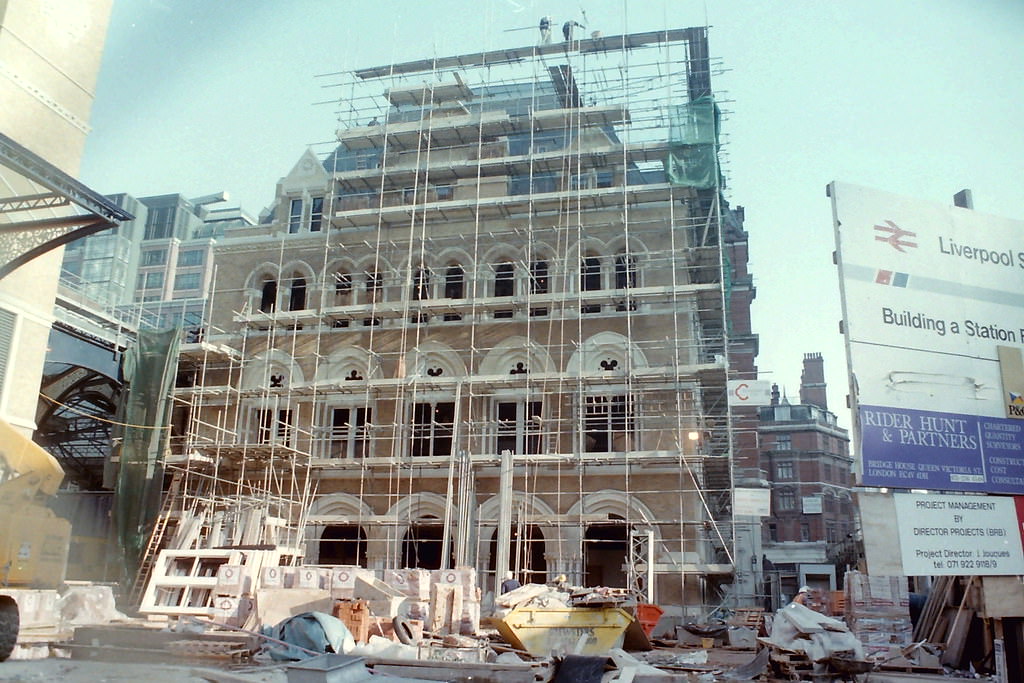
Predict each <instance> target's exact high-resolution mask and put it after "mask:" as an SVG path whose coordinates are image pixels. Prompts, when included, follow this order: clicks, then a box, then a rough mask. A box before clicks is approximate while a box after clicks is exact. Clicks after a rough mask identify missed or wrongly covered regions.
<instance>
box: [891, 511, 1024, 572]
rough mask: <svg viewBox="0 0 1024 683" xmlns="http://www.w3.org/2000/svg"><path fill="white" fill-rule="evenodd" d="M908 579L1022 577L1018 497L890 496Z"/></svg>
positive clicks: (1022, 520)
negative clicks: (968, 576)
mask: <svg viewBox="0 0 1024 683" xmlns="http://www.w3.org/2000/svg"><path fill="white" fill-rule="evenodd" d="M893 502H894V503H895V506H896V521H897V528H898V529H899V535H900V551H901V553H902V556H903V557H902V559H903V573H904V574H906V575H908V576H934V575H940V574H946V575H964V574H983V575H986V576H995V575H1014V576H1015V575H1019V574H1022V573H1024V552H1022V538H1024V498H1022V497H1020V496H1018V497H1016V498H1012V497H1009V496H949V495H917V494H904V495H896V496H893Z"/></svg>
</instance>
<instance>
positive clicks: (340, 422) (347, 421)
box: [329, 408, 371, 458]
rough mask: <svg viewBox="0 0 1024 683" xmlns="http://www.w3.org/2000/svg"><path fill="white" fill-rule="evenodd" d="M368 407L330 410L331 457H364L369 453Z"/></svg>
mask: <svg viewBox="0 0 1024 683" xmlns="http://www.w3.org/2000/svg"><path fill="white" fill-rule="evenodd" d="M370 417H371V409H370V408H333V409H332V410H331V434H330V453H329V457H331V458H364V457H366V456H367V455H369V446H370V441H369V433H368V425H369V424H370Z"/></svg>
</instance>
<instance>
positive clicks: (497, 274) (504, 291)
mask: <svg viewBox="0 0 1024 683" xmlns="http://www.w3.org/2000/svg"><path fill="white" fill-rule="evenodd" d="M515 290H516V280H515V269H514V268H513V266H512V264H511V263H499V264H498V265H496V266H495V267H494V296H513V295H514V294H515Z"/></svg>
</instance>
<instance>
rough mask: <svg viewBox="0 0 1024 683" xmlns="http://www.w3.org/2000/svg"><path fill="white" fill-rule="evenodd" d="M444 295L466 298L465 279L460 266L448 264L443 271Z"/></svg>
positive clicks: (446, 296) (450, 297)
mask: <svg viewBox="0 0 1024 683" xmlns="http://www.w3.org/2000/svg"><path fill="white" fill-rule="evenodd" d="M444 296H445V298H446V299H464V298H466V279H465V271H463V270H462V266H449V267H448V270H447V271H445V274H444Z"/></svg>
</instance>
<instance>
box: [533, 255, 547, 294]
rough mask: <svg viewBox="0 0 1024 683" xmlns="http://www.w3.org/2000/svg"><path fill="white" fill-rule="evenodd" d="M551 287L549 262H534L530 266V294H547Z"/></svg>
mask: <svg viewBox="0 0 1024 683" xmlns="http://www.w3.org/2000/svg"><path fill="white" fill-rule="evenodd" d="M549 286H550V283H549V282H548V262H547V261H534V262H533V263H532V264H531V265H530V294H547V293H548V292H549V291H550V290H549Z"/></svg>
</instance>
